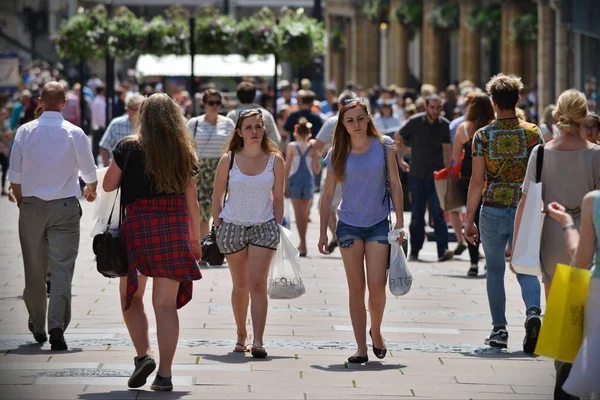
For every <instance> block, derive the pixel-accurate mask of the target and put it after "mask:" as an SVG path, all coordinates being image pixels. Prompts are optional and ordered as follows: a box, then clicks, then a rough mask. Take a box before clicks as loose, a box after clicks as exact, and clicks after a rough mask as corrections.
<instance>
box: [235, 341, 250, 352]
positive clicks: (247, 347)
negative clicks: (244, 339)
mask: <svg viewBox="0 0 600 400" xmlns="http://www.w3.org/2000/svg"><path fill="white" fill-rule="evenodd" d="M249 351H250V345H249V344H246V345H244V344H242V343H239V342H238V343H236V344H235V347H234V349H233V352H234V353H247V352H249Z"/></svg>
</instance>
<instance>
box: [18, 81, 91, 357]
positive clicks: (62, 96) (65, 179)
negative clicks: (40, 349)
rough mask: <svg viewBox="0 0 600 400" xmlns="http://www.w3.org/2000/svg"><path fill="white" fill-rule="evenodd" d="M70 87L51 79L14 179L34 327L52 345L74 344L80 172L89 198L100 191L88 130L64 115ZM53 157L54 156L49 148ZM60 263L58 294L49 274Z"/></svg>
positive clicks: (21, 138)
mask: <svg viewBox="0 0 600 400" xmlns="http://www.w3.org/2000/svg"><path fill="white" fill-rule="evenodd" d="M66 101H67V97H66V93H65V88H64V87H63V86H62V85H61V84H60V83H58V82H48V83H46V84H45V85H44V88H43V89H42V93H41V98H40V102H41V105H42V106H43V107H44V113H43V114H42V115H41V117H40V118H39V119H37V120H34V121H31V122H29V123H27V124H25V125H22V126H21V127H20V128H19V129H18V130H17V134H16V135H15V140H14V143H13V148H12V153H11V159H10V169H9V171H8V179H9V181H10V182H11V188H12V191H13V193H14V197H15V199H16V201H17V205H18V206H19V240H20V242H21V251H22V253H23V266H24V271H25V290H24V292H23V300H25V305H26V307H27V312H28V314H29V323H28V326H29V330H30V331H31V332H32V333H33V337H34V338H35V340H36V341H37V342H38V343H44V342H45V341H46V340H48V337H47V335H46V330H45V327H46V322H45V319H46V311H48V332H49V334H50V346H51V347H50V348H51V350H67V343H66V342H65V338H64V332H65V330H66V329H67V327H68V326H69V322H70V321H71V282H72V281H73V273H74V271H75V260H76V259H77V253H78V251H79V232H80V229H81V227H80V219H81V215H82V211H81V206H80V204H79V200H78V199H77V196H79V195H80V194H81V190H80V187H79V180H78V172H79V171H81V176H82V178H83V180H84V181H85V183H86V184H87V185H86V188H85V189H84V196H85V198H86V200H88V201H93V200H94V199H95V198H96V185H97V179H96V164H95V163H94V160H93V159H92V150H91V147H90V143H89V141H88V138H87V136H86V135H85V133H84V132H83V131H82V130H81V128H79V127H77V126H75V125H73V124H71V123H70V122H68V121H65V119H64V118H63V116H62V115H61V110H62V109H63V108H64V106H65V103H66ZM49 151H50V152H51V153H52V154H53V157H48V152H49ZM48 269H51V270H52V276H51V282H52V291H51V292H50V301H49V303H48V304H47V300H46V274H47V272H48Z"/></svg>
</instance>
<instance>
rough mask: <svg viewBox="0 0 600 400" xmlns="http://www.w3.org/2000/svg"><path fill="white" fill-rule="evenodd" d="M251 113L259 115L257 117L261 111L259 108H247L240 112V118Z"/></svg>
mask: <svg viewBox="0 0 600 400" xmlns="http://www.w3.org/2000/svg"><path fill="white" fill-rule="evenodd" d="M253 112H255V113H257V114H259V115H262V111H261V109H260V108H249V109H247V110H243V111H240V117H241V116H243V115H246V114H250V113H253Z"/></svg>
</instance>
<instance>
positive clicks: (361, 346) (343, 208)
mask: <svg viewBox="0 0 600 400" xmlns="http://www.w3.org/2000/svg"><path fill="white" fill-rule="evenodd" d="M386 161H387V165H386ZM325 163H326V165H327V169H328V173H327V177H326V178H325V188H324V191H323V195H322V196H323V199H322V201H321V224H320V237H319V243H318V248H319V252H320V253H321V254H328V238H327V225H328V222H329V213H330V212H331V203H332V202H333V197H334V193H335V186H336V182H337V183H340V184H341V186H342V199H341V203H340V207H339V222H338V226H337V231H336V234H337V237H338V241H339V246H340V252H341V253H342V261H343V264H344V269H345V271H346V279H347V282H348V298H349V307H350V319H351V321H352V329H353V331H354V338H355V340H356V344H357V347H358V349H357V352H356V353H355V354H354V355H353V356H351V357H349V358H348V362H349V363H360V364H362V363H365V362H367V361H369V357H368V355H367V352H368V347H367V336H366V328H367V315H366V309H365V289H366V287H368V288H369V313H370V316H371V328H370V329H369V334H370V336H371V340H372V342H373V354H375V356H376V357H377V358H379V359H382V358H384V357H385V355H386V353H387V349H386V347H385V342H384V339H383V336H382V335H381V324H382V320H383V314H384V311H385V303H386V283H387V270H388V267H389V252H390V244H389V242H388V233H389V230H390V225H389V221H388V214H389V213H390V212H391V210H390V203H393V205H394V210H395V213H396V222H395V227H394V229H403V227H404V215H403V214H404V212H403V210H404V206H403V200H402V199H403V194H402V185H401V184H400V178H399V177H398V166H397V164H396V157H395V149H394V148H393V141H392V140H391V139H389V138H387V137H383V136H382V135H381V134H380V133H379V132H378V131H377V128H375V124H374V123H373V119H372V118H371V115H370V114H369V112H368V108H367V104H366V103H365V102H364V101H363V100H362V99H360V98H353V99H348V100H347V101H346V102H345V104H344V106H343V107H342V108H341V110H340V114H339V122H338V124H337V126H336V129H335V135H334V139H333V147H332V149H331V150H329V153H328V154H327V156H326V157H325ZM386 167H387V172H386ZM388 185H389V186H388ZM388 196H389V197H388ZM403 238H404V231H401V232H400V234H399V235H398V241H399V243H400V244H401V243H402V240H403ZM365 262H366V267H365ZM365 269H366V281H365Z"/></svg>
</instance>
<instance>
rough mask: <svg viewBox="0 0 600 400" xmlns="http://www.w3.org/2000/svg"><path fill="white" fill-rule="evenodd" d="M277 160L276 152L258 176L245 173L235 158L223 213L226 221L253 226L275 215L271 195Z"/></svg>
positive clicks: (222, 215)
mask: <svg viewBox="0 0 600 400" xmlns="http://www.w3.org/2000/svg"><path fill="white" fill-rule="evenodd" d="M230 157H231V154H230ZM274 163H275V154H272V155H271V157H269V162H268V163H267V166H266V167H265V169H264V171H263V172H261V173H260V174H258V175H244V174H243V173H242V171H240V169H239V168H238V166H237V163H236V161H235V158H234V159H233V166H232V167H231V171H229V192H228V194H227V200H226V201H225V207H223V211H221V214H220V215H219V217H220V218H222V219H223V221H225V222H226V223H230V224H235V225H243V226H250V225H257V224H262V223H264V222H267V221H270V220H272V219H273V218H275V212H274V210H273V199H272V195H271V190H272V189H273V184H274V183H275V175H274V172H273V165H274Z"/></svg>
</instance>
